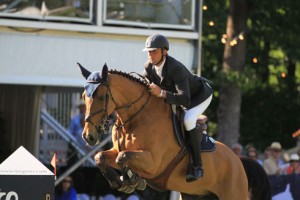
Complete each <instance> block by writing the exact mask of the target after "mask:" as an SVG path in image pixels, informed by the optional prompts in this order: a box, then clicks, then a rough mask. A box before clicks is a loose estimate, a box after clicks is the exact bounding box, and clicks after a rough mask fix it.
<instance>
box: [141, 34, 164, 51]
mask: <svg viewBox="0 0 300 200" xmlns="http://www.w3.org/2000/svg"><path fill="white" fill-rule="evenodd" d="M158 48H162V49H167V50H169V42H168V40H167V38H166V37H165V36H163V35H160V34H154V35H150V36H149V37H148V39H147V40H146V43H145V48H144V49H143V51H153V50H155V49H158Z"/></svg>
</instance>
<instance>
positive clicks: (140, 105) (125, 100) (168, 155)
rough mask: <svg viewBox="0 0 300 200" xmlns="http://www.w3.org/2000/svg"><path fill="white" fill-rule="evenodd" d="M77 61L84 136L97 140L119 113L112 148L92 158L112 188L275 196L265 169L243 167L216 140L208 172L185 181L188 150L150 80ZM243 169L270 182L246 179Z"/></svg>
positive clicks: (238, 198) (234, 197) (236, 198)
mask: <svg viewBox="0 0 300 200" xmlns="http://www.w3.org/2000/svg"><path fill="white" fill-rule="evenodd" d="M78 65H79V67H80V70H81V73H82V75H83V76H84V77H85V79H86V80H87V82H86V85H85V86H84V88H85V90H84V92H83V93H82V98H83V100H84V102H85V105H86V117H85V124H84V129H83V132H82V137H83V139H84V140H85V141H86V142H87V143H88V144H89V145H90V146H94V145H97V144H98V143H99V142H100V140H101V133H103V132H104V131H105V130H107V127H108V126H110V124H111V120H110V119H111V118H110V116H111V115H112V114H114V115H115V118H116V120H115V121H114V122H113V125H112V130H111V132H112V136H111V137H112V148H111V149H109V150H105V151H100V152H98V153H97V154H96V155H95V157H94V158H95V162H96V164H97V166H98V167H99V169H100V171H101V173H102V174H103V176H104V177H105V178H106V179H107V181H108V182H109V184H110V186H111V187H112V188H115V189H118V190H119V191H122V192H126V193H131V192H133V191H135V190H136V189H137V190H144V189H145V187H146V185H149V186H150V187H152V188H154V189H156V190H159V191H163V190H173V191H179V192H180V193H181V195H182V198H183V199H191V198H192V199H213V200H246V199H253V200H260V199H261V200H267V199H271V197H270V196H268V195H269V194H270V193H269V192H268V191H269V189H270V186H269V185H268V184H269V182H268V180H267V176H266V174H265V173H264V171H263V169H262V168H261V167H260V166H259V165H255V164H254V165H253V164H251V163H252V162H243V163H244V164H245V165H247V164H250V165H251V167H248V168H244V166H243V163H242V162H241V159H240V158H239V157H238V156H237V155H235V154H234V153H233V152H232V151H231V149H229V148H228V147H227V146H226V145H224V144H222V143H221V142H218V141H215V146H216V147H215V150H214V151H212V152H202V153H201V156H202V161H203V169H204V176H203V177H202V178H200V179H198V180H196V181H193V182H187V181H186V179H185V175H186V172H187V170H188V165H189V163H190V161H189V155H188V153H187V150H186V148H184V147H182V146H181V145H179V143H178V140H176V137H175V135H174V127H173V123H172V120H171V118H172V112H173V111H172V108H171V106H170V105H168V104H166V103H165V102H164V100H163V99H162V98H158V97H156V96H153V95H151V94H150V93H149V91H148V86H149V83H148V82H147V81H146V80H145V79H144V78H143V77H141V76H140V77H136V76H133V75H132V74H128V73H125V72H121V71H117V70H108V67H107V65H106V64H105V65H104V66H103V67H102V70H100V71H95V72H90V71H88V70H87V69H86V68H84V67H83V66H81V65H80V64H79V63H78ZM245 160H247V159H245ZM245 169H251V170H252V172H251V173H249V174H251V175H252V176H253V175H254V174H255V175H256V176H258V178H257V179H264V180H266V181H251V182H248V178H247V173H246V171H245ZM248 184H249V185H248ZM260 184H261V185H260ZM259 190H260V191H259Z"/></svg>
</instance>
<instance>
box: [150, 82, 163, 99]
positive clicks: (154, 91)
mask: <svg viewBox="0 0 300 200" xmlns="http://www.w3.org/2000/svg"><path fill="white" fill-rule="evenodd" d="M149 91H150V93H151V94H152V95H154V96H157V97H158V96H159V94H160V91H161V88H160V87H159V86H158V85H155V84H154V83H151V84H150V86H149Z"/></svg>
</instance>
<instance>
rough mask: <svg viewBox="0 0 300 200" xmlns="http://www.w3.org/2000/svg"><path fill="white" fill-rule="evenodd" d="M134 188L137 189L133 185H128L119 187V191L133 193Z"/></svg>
mask: <svg viewBox="0 0 300 200" xmlns="http://www.w3.org/2000/svg"><path fill="white" fill-rule="evenodd" d="M134 190H135V189H134V188H133V187H131V186H127V185H125V186H122V187H121V188H119V189H118V191H120V192H124V193H127V194H130V193H133V192H134Z"/></svg>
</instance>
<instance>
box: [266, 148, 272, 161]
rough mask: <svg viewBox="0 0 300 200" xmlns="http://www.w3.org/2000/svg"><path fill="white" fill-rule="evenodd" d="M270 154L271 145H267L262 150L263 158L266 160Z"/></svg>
mask: <svg viewBox="0 0 300 200" xmlns="http://www.w3.org/2000/svg"><path fill="white" fill-rule="evenodd" d="M270 156H271V147H267V148H266V149H265V151H264V160H267V159H268V158H270Z"/></svg>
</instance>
